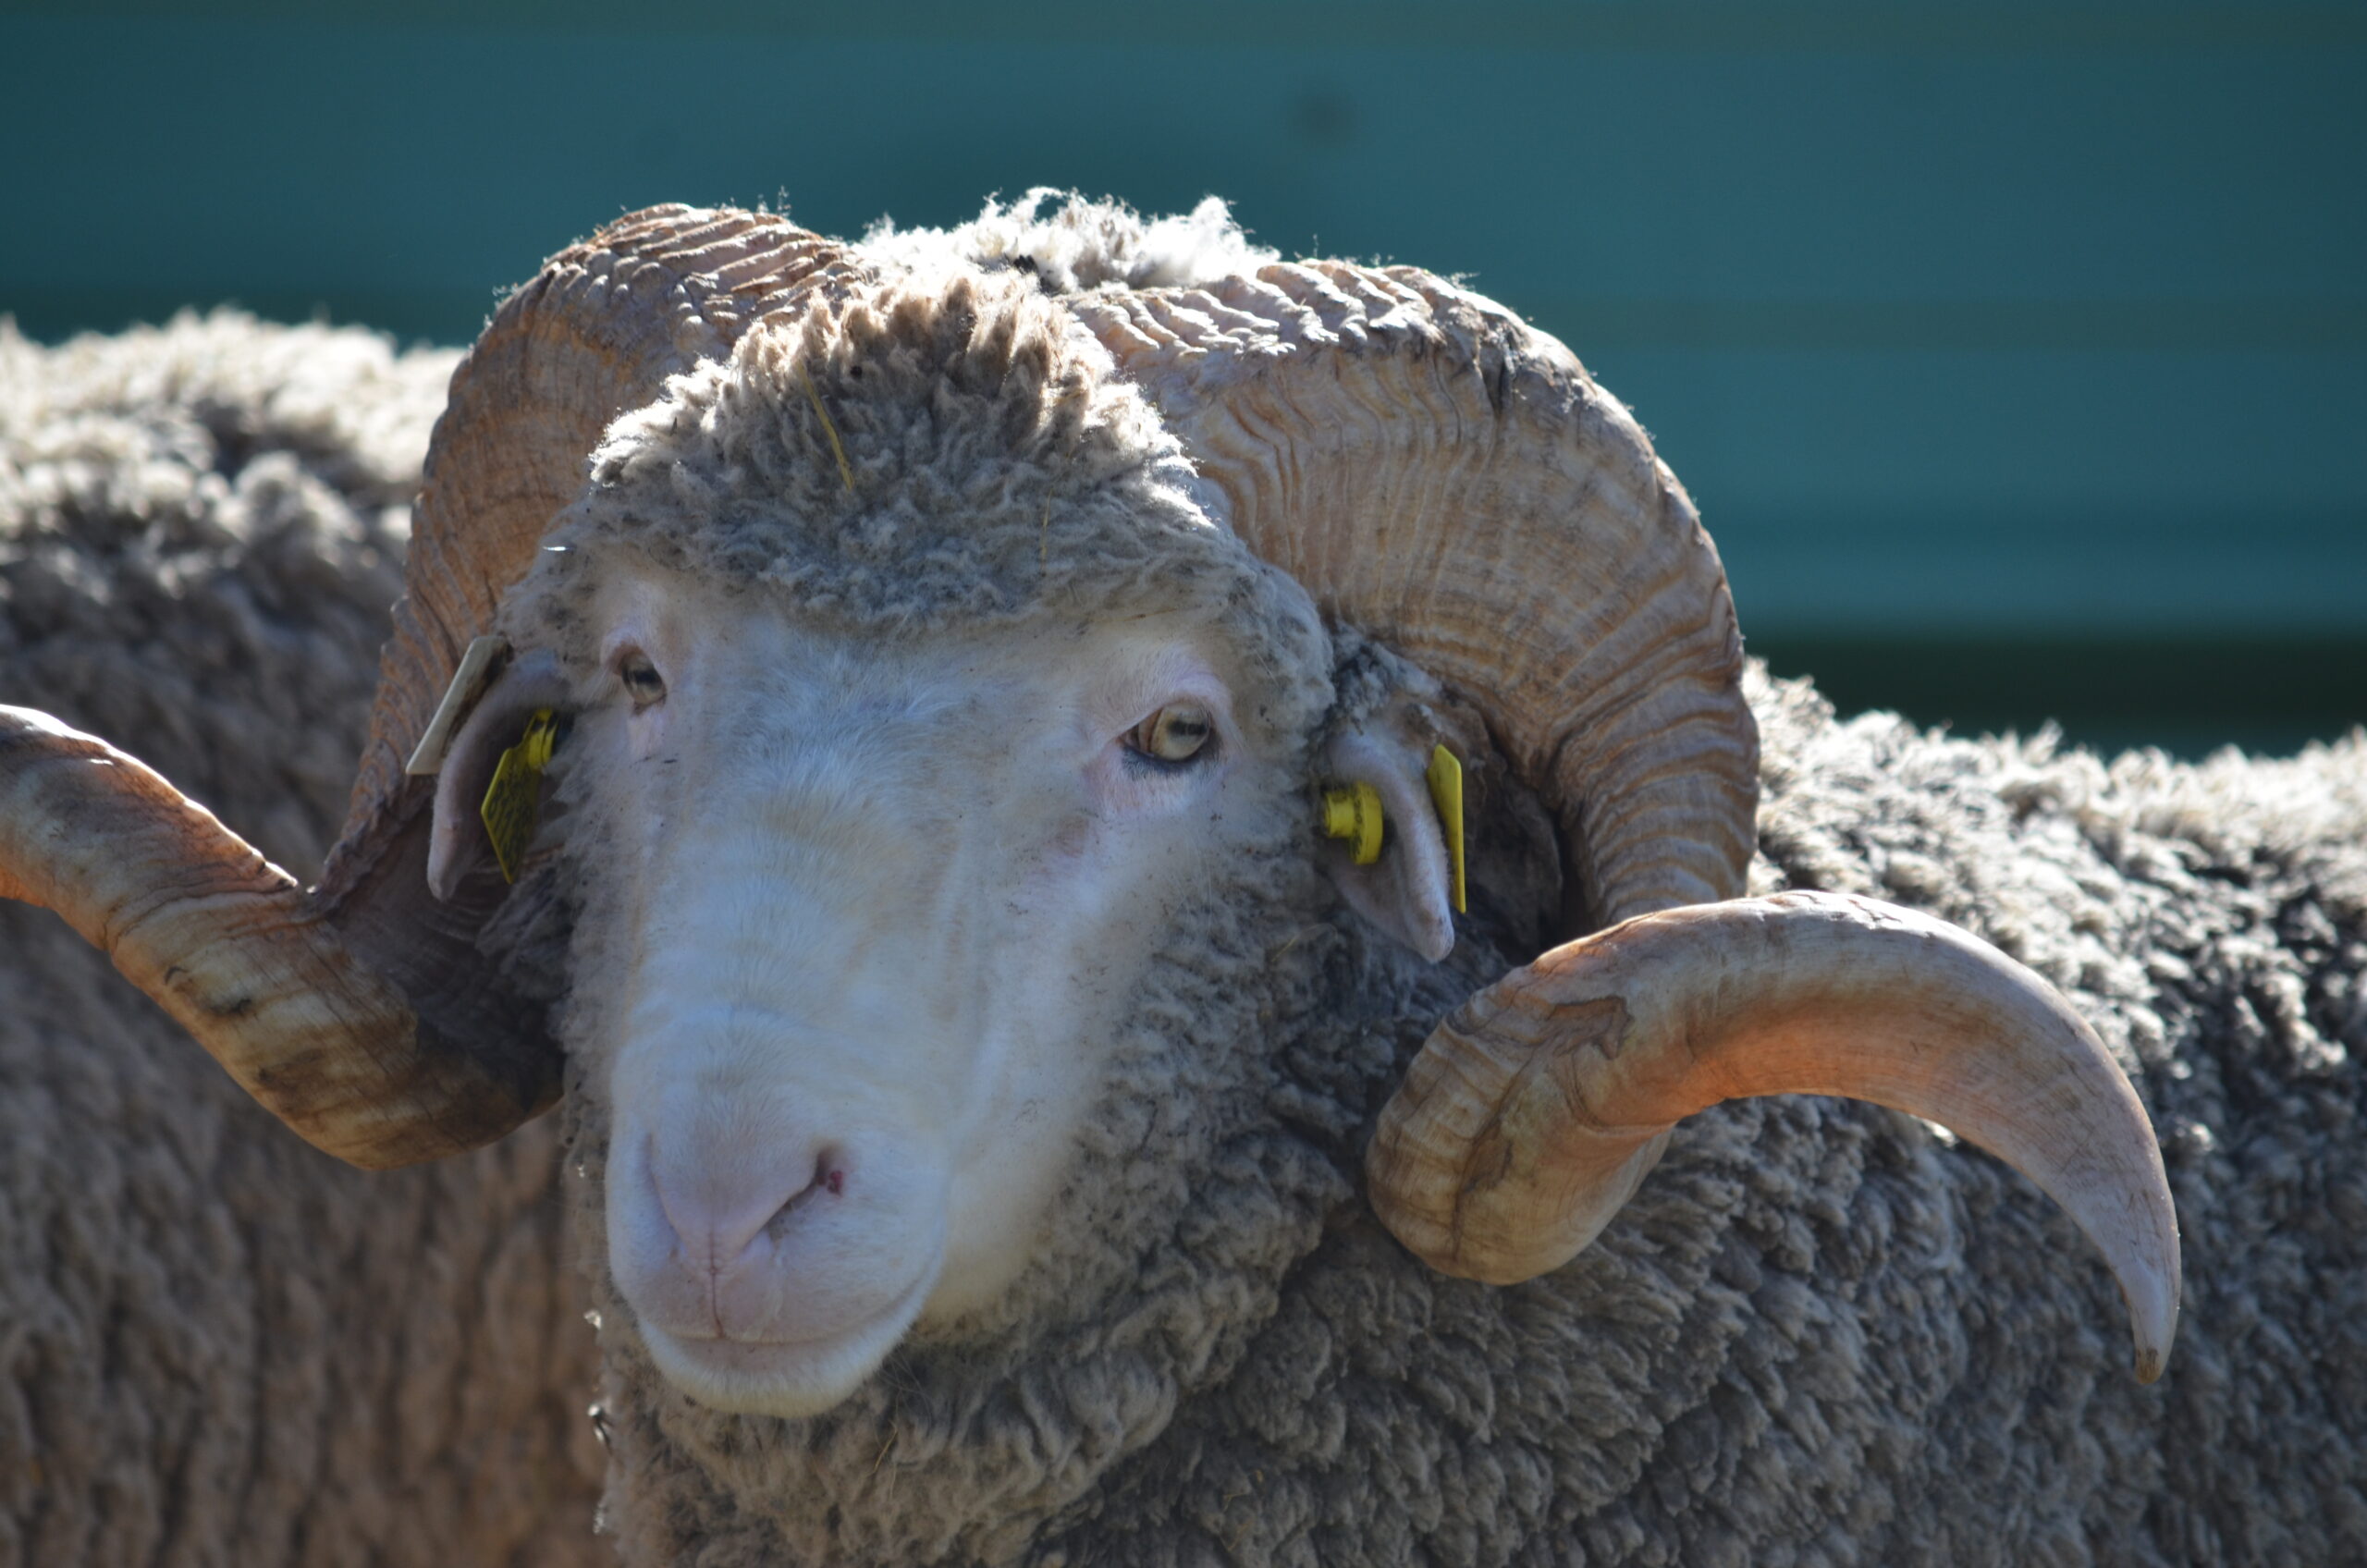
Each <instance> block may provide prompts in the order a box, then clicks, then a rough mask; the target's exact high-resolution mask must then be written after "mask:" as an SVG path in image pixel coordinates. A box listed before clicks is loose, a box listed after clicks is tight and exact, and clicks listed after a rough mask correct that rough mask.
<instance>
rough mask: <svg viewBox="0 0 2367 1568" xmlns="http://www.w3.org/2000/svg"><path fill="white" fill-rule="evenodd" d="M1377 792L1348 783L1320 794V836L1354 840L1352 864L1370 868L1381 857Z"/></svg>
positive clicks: (1362, 785)
mask: <svg viewBox="0 0 2367 1568" xmlns="http://www.w3.org/2000/svg"><path fill="white" fill-rule="evenodd" d="M1380 824H1381V815H1380V790H1376V789H1374V788H1373V787H1372V786H1371V785H1369V784H1351V785H1349V786H1348V787H1347V788H1346V789H1343V790H1324V791H1323V835H1324V837H1325V838H1327V839H1355V844H1356V850H1355V861H1356V864H1358V865H1370V864H1372V863H1373V862H1375V861H1377V860H1379V859H1380Z"/></svg>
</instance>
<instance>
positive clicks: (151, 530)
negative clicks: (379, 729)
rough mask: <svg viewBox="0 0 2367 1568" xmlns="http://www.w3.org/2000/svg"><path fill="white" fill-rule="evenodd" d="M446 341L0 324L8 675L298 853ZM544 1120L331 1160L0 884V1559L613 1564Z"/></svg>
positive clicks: (344, 761) (364, 686)
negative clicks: (378, 1155)
mask: <svg viewBox="0 0 2367 1568" xmlns="http://www.w3.org/2000/svg"><path fill="white" fill-rule="evenodd" d="M451 363H452V356H450V355H449V354H446V353H421V354H413V355H410V356H405V357H403V358H400V359H398V358H396V357H395V356H394V355H392V354H390V353H389V352H388V351H387V349H386V345H385V344H384V343H383V341H381V340H379V339H377V338H375V337H370V336H368V335H365V334H362V333H353V332H327V331H323V330H320V329H310V330H299V331H289V330H286V329H281V328H275V327H264V326H260V325H255V324H253V323H251V322H248V321H246V320H244V319H242V318H238V317H228V316H226V317H217V318H215V319H213V320H210V321H205V322H195V321H189V320H184V321H182V322H179V323H176V324H175V325H173V326H171V327H169V328H167V329H165V330H162V331H158V332H143V333H135V334H130V335H128V336H126V337H122V338H117V339H84V340H80V341H79V342H77V343H76V344H74V345H70V346H68V347H67V348H65V349H56V350H44V349H38V348H36V347H33V346H31V345H30V344H27V343H25V342H24V341H23V340H22V339H21V338H16V337H13V336H12V335H10V334H8V333H7V330H6V328H5V327H0V692H5V693H6V697H7V699H8V700H10V701H15V702H34V703H39V704H43V705H45V706H48V707H51V708H54V709H55V711H56V712H57V713H59V714H60V715H61V716H64V717H67V718H69V719H70V720H71V721H72V722H74V723H76V724H79V725H81V726H83V727H85V728H87V729H92V730H94V731H97V732H101V733H104V734H108V735H113V736H115V737H117V739H119V740H121V741H123V742H124V743H125V744H127V745H129V746H131V747H133V748H135V749H137V750H138V751H139V752H141V753H143V754H145V755H147V756H151V757H153V758H155V759H156V760H157V762H158V763H159V764H160V765H162V766H167V767H170V768H171V769H172V770H173V771H174V773H175V775H176V776H177V777H179V778H185V779H187V780H189V781H190V789H191V790H195V791H196V792H197V793H198V794H199V795H200V796H201V797H202V798H204V799H205V800H207V801H208V802H210V803H212V804H213V805H214V806H215V807H217V808H218V809H219V810H220V811H221V813H222V815H224V816H225V817H226V818H227V819H229V820H231V821H234V822H236V823H238V824H239V827H241V828H242V829H243V830H245V831H246V832H247V833H249V834H251V835H252V836H253V837H254V839H256V841H257V842H259V843H260V844H262V845H263V846H264V847H265V848H266V849H267V850H268V851H269V852H270V853H272V854H273V855H274V856H275V857H276V858H278V859H280V860H282V861H283V863H285V864H289V865H291V866H295V867H298V868H300V869H304V868H309V867H311V866H312V865H313V864H317V862H318V860H319V857H320V854H321V851H323V849H324V848H325V846H326V844H327V842H328V840H329V839H331V838H332V837H333V836H334V834H335V832H336V827H337V822H338V821H339V820H340V818H341V816H342V815H343V810H344V804H345V800H344V796H345V791H346V788H347V784H348V781H349V780H350V777H351V772H352V758H353V755H354V753H355V751H356V750H357V748H358V747H359V745H360V743H361V738H362V732H363V722H364V719H365V717H366V715H367V711H368V705H369V698H370V692H371V688H372V686H373V684H374V680H375V677H376V667H377V644H378V643H379V642H380V640H381V639H382V638H383V637H384V635H385V628H386V605H387V604H388V603H389V601H390V600H391V599H392V598H393V596H394V595H395V594H397V593H399V591H400V588H401V577H400V570H399V568H400V554H401V550H402V545H403V540H404V534H405V529H406V527H407V524H406V521H405V511H406V508H407V506H408V503H409V499H410V493H411V488H412V487H413V486H414V485H415V484H416V483H417V475H418V464H419V456H420V453H421V452H422V451H423V449H424V447H425V443H426V438H427V430H428V425H429V423H430V422H431V421H432V420H433V419H434V417H435V411H436V410H437V408H438V407H439V406H440V404H441V401H442V389H443V384H444V380H445V377H446V376H447V375H448V374H449V372H450V368H451ZM554 1131H555V1130H553V1129H550V1128H548V1127H543V1128H536V1129H530V1130H529V1131H528V1132H527V1133H525V1134H522V1135H521V1137H519V1138H517V1139H513V1140H511V1141H510V1142H509V1143H508V1144H506V1145H503V1146H502V1147H500V1148H497V1149H491V1150H487V1151H485V1152H484V1153H483V1154H480V1155H477V1156H474V1157H472V1158H469V1159H466V1160H463V1161H460V1162H457V1163H455V1164H452V1165H448V1166H435V1167H429V1168H425V1169H422V1170H408V1171H402V1172H398V1173H394V1174H392V1175H387V1176H371V1175H366V1174H364V1173H362V1172H361V1171H357V1170H350V1169H348V1168H347V1167H345V1166H342V1165H340V1164H338V1163H337V1162H336V1161H334V1160H331V1159H329V1158H325V1157H323V1156H321V1155H318V1154H316V1153H314V1152H313V1150H311V1149H309V1148H307V1147H305V1146H304V1145H302V1144H300V1142H298V1141H297V1140H296V1139H294V1138H292V1137H290V1136H288V1133H287V1132H286V1130H285V1129H283V1128H281V1127H280V1126H279V1125H278V1124H277V1123H276V1121H273V1119H272V1118H271V1117H270V1116H268V1115H267V1114H265V1113H264V1112H263V1111H262V1110H260V1109H258V1108H257V1107H256V1106H255V1105H254V1104H253V1103H252V1102H251V1101H250V1100H249V1099H248V1098H247V1097H246V1096H245V1095H243V1094H242V1093H240V1092H239V1090H238V1088H237V1087H236V1086H235V1085H233V1084H231V1083H230V1082H229V1081H228V1080H227V1078H226V1077H225V1076H224V1075H223V1074H222V1072H220V1071H219V1070H218V1069H216V1068H215V1066H214V1064H213V1063H212V1062H211V1061H209V1060H206V1059H205V1058H204V1057H203V1055H202V1053H200V1052H199V1051H197V1050H196V1049H194V1048H193V1047H191V1046H190V1042H189V1039H188V1037H187V1036H186V1035H183V1034H182V1033H181V1032H180V1031H179V1030H178V1028H177V1027H176V1026H175V1025H173V1024H172V1023H170V1022H169V1021H167V1020H166V1018H165V1016H164V1015H163V1014H162V1013H161V1012H159V1011H156V1010H155V1009H154V1008H153V1007H152V1006H151V1005H150V1004H149V1003H148V1002H147V1001H146V1000H145V999H144V998H141V996H140V995H139V993H138V992H137V991H135V990H134V989H132V987H130V986H127V985H126V984H124V982H123V981H122V979H121V977H120V976H118V975H117V974H116V973H115V971H114V970H113V969H112V968H111V967H110V966H109V965H108V963H107V962H106V960H105V958H104V956H102V955H101V954H99V953H97V952H95V951H93V950H92V949H90V948H89V947H87V946H85V945H84V944H83V943H82V941H81V940H80V938H78V937H76V936H75V935H74V934H73V933H72V932H71V931H69V930H67V928H66V927H65V925H62V924H61V923H59V922H58V921H57V920H56V919H55V918H54V917H53V916H51V915H49V914H47V913H43V912H42V911H40V910H36V909H32V908H30V907H28V906H25V905H21V904H14V903H0V1563H6V1564H9V1565H10V1568H17V1565H20V1564H21V1565H24V1568H36V1565H38V1568H61V1565H67V1564H91V1565H92V1568H98V1565H102V1564H104V1565H108V1568H114V1565H118V1564H125V1563H134V1562H155V1563H165V1564H174V1565H179V1564H200V1563H206V1564H231V1563H238V1564H281V1563H288V1564H295V1563H318V1564H324V1565H326V1564H352V1563H361V1562H371V1563H384V1564H397V1563H413V1564H421V1565H435V1568H450V1565H452V1564H456V1563H472V1564H473V1563H496V1562H515V1563H527V1562H537V1563H540V1562H548V1563H566V1562H590V1561H596V1560H598V1559H599V1558H601V1557H605V1556H607V1552H606V1550H605V1549H603V1548H601V1547H600V1546H599V1544H598V1543H597V1542H596V1540H595V1537H593V1535H592V1531H591V1525H592V1513H593V1509H594V1506H595V1498H596V1481H595V1476H596V1470H597V1464H598V1455H597V1451H596V1446H595V1444H594V1442H593V1439H592V1435H591V1432H590V1429H589V1427H588V1424H587V1423H586V1422H585V1421H584V1419H583V1406H584V1404H585V1403H587V1397H586V1395H585V1394H584V1393H583V1391H582V1390H586V1389H588V1388H589V1386H590V1382H591V1378H592V1375H593V1374H592V1366H591V1357H590V1354H589V1353H590V1349H591V1347H590V1342H589V1339H590V1337H589V1335H588V1334H587V1333H586V1332H585V1331H584V1329H583V1326H582V1324H581V1322H580V1320H579V1318H578V1312H579V1310H580V1308H579V1307H578V1306H577V1305H576V1304H575V1303H574V1300H573V1298H574V1295H575V1292H574V1290H573V1287H572V1284H571V1281H570V1280H568V1279H567V1278H566V1275H565V1271H564V1269H563V1268H562V1265H561V1263H560V1260H559V1250H558V1231H559V1229H560V1227H559V1222H558V1219H559V1217H558V1206H557V1205H556V1204H555V1203H554V1202H553V1200H552V1195H551V1194H552V1190H553V1186H554V1173H555V1170H556V1166H557V1152H558V1150H557V1139H556V1137H555V1136H554ZM587 1450H589V1451H590V1452H586V1451H587Z"/></svg>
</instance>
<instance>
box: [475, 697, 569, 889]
mask: <svg viewBox="0 0 2367 1568" xmlns="http://www.w3.org/2000/svg"><path fill="white" fill-rule="evenodd" d="M557 744H558V725H556V724H555V723H553V722H552V719H551V710H550V709H548V708H536V709H535V710H534V717H532V718H530V719H528V720H527V721H526V733H525V734H524V735H522V736H521V737H520V738H519V741H518V743H517V744H516V745H514V746H512V747H510V748H509V750H508V751H506V752H504V753H501V760H500V761H499V762H498V763H496V764H495V765H494V769H493V782H492V783H491V784H489V785H487V786H486V787H485V791H484V805H482V806H480V807H478V808H477V815H479V816H482V817H483V818H484V834H485V837H486V838H488V839H492V840H493V858H494V859H496V860H497V861H499V862H500V863H501V879H502V880H503V881H505V882H515V881H517V880H518V866H519V864H520V863H521V862H522V861H523V860H524V859H525V858H526V844H527V841H528V840H529V839H532V838H533V836H534V815H535V813H536V812H537V811H538V810H540V809H541V806H542V803H543V769H544V768H545V767H546V766H549V765H550V760H551V748H552V747H554V746H556V745H557Z"/></svg>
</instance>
